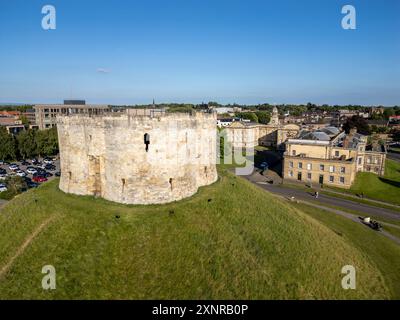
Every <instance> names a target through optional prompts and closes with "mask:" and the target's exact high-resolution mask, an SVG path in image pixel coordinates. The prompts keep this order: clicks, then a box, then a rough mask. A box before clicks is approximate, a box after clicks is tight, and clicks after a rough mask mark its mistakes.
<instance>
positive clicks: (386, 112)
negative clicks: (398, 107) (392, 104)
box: [383, 108, 395, 119]
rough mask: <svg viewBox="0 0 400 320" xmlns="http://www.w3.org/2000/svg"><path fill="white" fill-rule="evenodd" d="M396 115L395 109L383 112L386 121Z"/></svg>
mask: <svg viewBox="0 0 400 320" xmlns="http://www.w3.org/2000/svg"><path fill="white" fill-rule="evenodd" d="M394 115H395V110H394V109H393V108H385V111H383V116H384V117H385V119H389V117H391V116H394Z"/></svg>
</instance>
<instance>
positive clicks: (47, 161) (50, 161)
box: [43, 158, 53, 164]
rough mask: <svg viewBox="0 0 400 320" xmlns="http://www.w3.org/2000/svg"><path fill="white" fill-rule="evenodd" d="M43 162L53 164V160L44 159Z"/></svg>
mask: <svg viewBox="0 0 400 320" xmlns="http://www.w3.org/2000/svg"><path fill="white" fill-rule="evenodd" d="M43 162H44V163H45V164H52V163H53V160H51V159H50V158H44V159H43Z"/></svg>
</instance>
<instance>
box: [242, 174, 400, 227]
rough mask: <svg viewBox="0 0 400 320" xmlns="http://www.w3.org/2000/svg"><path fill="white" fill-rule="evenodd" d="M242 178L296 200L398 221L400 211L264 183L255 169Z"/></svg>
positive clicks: (263, 179) (399, 219)
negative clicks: (315, 195)
mask: <svg viewBox="0 0 400 320" xmlns="http://www.w3.org/2000/svg"><path fill="white" fill-rule="evenodd" d="M244 178H246V179H247V180H249V181H251V182H252V183H254V184H257V185H258V186H260V187H261V188H263V189H265V190H268V191H269V192H272V193H275V194H279V195H281V196H284V197H286V198H291V197H294V198H295V199H297V200H303V201H313V202H314V203H315V202H317V203H320V204H322V205H323V204H325V205H330V206H335V207H340V208H343V209H344V210H346V209H348V210H354V211H358V212H360V213H363V214H365V215H366V216H368V215H369V216H375V217H381V218H387V219H392V220H398V221H400V212H396V211H392V210H389V209H384V208H379V207H374V206H370V205H366V204H362V203H358V202H355V201H350V200H346V199H340V198H335V197H331V196H327V195H323V194H320V195H319V197H318V199H315V197H314V194H313V193H312V192H311V191H305V190H301V189H293V188H289V187H285V186H284V185H271V184H269V183H265V180H266V179H265V178H264V177H263V176H262V175H260V174H259V173H258V172H257V171H254V172H253V174H252V175H250V176H244Z"/></svg>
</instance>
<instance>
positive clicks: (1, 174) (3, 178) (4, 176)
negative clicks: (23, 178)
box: [0, 173, 7, 181]
mask: <svg viewBox="0 0 400 320" xmlns="http://www.w3.org/2000/svg"><path fill="white" fill-rule="evenodd" d="M6 178H7V174H6V173H0V180H3V181H4V180H6Z"/></svg>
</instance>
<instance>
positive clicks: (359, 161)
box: [358, 157, 362, 165]
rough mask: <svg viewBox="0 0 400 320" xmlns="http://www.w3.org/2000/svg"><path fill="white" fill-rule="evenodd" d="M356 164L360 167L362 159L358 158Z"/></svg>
mask: <svg viewBox="0 0 400 320" xmlns="http://www.w3.org/2000/svg"><path fill="white" fill-rule="evenodd" d="M358 164H359V165H361V164H362V158H361V157H358Z"/></svg>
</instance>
